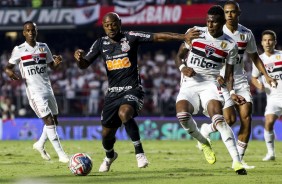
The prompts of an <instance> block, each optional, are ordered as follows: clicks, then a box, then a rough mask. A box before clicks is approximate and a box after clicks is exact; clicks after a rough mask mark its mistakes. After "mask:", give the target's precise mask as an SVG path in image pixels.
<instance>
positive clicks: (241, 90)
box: [221, 83, 253, 109]
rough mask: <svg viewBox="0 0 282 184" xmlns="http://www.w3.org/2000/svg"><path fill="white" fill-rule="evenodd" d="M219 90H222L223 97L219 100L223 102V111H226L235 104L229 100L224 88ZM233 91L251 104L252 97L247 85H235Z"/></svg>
mask: <svg viewBox="0 0 282 184" xmlns="http://www.w3.org/2000/svg"><path fill="white" fill-rule="evenodd" d="M221 89H222V94H223V96H221V97H222V99H221V100H224V107H223V109H226V108H228V107H231V106H233V105H235V103H234V102H233V100H232V99H231V97H230V95H229V92H228V90H227V89H226V88H221ZM234 90H235V93H236V94H237V95H241V96H242V97H244V98H245V99H246V102H250V103H253V97H252V95H251V92H250V86H249V84H248V83H241V84H239V85H235V86H234Z"/></svg>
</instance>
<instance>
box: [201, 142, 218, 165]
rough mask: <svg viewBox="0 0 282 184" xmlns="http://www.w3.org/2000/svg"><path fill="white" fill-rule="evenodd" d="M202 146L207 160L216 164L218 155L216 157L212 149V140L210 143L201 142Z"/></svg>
mask: <svg viewBox="0 0 282 184" xmlns="http://www.w3.org/2000/svg"><path fill="white" fill-rule="evenodd" d="M208 142H209V139H208ZM201 147H202V150H203V152H204V155H205V158H206V160H207V162H208V163H209V164H214V163H215V162H216V157H215V153H214V151H213V150H212V147H211V144H210V142H209V143H208V145H206V144H201Z"/></svg>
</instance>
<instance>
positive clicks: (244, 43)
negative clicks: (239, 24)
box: [237, 42, 248, 47]
mask: <svg viewBox="0 0 282 184" xmlns="http://www.w3.org/2000/svg"><path fill="white" fill-rule="evenodd" d="M247 44H248V43H247V42H237V45H238V47H247Z"/></svg>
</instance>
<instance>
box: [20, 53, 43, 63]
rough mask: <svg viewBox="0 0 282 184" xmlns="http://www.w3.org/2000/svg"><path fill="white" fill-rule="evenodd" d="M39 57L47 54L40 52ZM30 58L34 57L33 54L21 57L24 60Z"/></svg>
mask: <svg viewBox="0 0 282 184" xmlns="http://www.w3.org/2000/svg"><path fill="white" fill-rule="evenodd" d="M39 57H42V58H46V54H45V53H42V54H39ZM29 59H32V55H26V56H22V57H21V60H22V61H24V60H29Z"/></svg>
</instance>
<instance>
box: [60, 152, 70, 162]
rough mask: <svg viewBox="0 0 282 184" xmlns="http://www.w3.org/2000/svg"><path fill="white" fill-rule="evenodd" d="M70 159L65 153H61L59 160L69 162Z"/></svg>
mask: <svg viewBox="0 0 282 184" xmlns="http://www.w3.org/2000/svg"><path fill="white" fill-rule="evenodd" d="M69 161H70V159H69V157H68V156H67V155H66V154H65V153H62V154H59V162H62V163H69Z"/></svg>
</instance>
